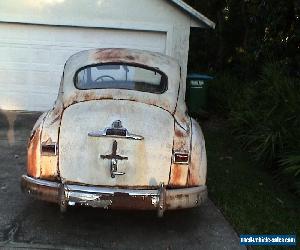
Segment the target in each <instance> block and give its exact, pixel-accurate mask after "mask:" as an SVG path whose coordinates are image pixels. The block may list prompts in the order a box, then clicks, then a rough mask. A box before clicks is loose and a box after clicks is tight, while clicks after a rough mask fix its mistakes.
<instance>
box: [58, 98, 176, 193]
mask: <svg viewBox="0 0 300 250" xmlns="http://www.w3.org/2000/svg"><path fill="white" fill-rule="evenodd" d="M119 121H120V122H119ZM120 125H122V126H123V128H122V129H118V128H120ZM114 127H115V128H114ZM107 128H108V129H107ZM116 128H117V129H118V130H116ZM105 129H106V130H105ZM125 129H126V130H127V131H126V130H125ZM124 131H125V132H124ZM105 132H106V133H105ZM105 134H106V136H105ZM173 136H174V118H173V116H172V115H171V114H170V113H169V112H167V111H165V110H164V109H161V108H159V107H156V106H153V105H147V104H144V103H139V102H135V101H129V100H100V101H87V102H81V103H77V104H74V105H72V106H70V107H68V108H67V109H66V110H65V111H64V113H63V117H62V123H61V128H60V136H59V170H60V175H61V177H62V179H63V180H64V181H65V182H67V183H68V182H71V183H79V184H85V185H97V186H118V187H137V188H138V187H141V188H142V187H157V186H159V184H160V183H161V182H164V183H168V181H169V173H170V165H171V158H172V148H173ZM115 163H116V164H115ZM112 164H113V166H116V167H117V171H116V172H120V173H125V174H124V175H116V176H115V178H113V177H112V171H111V167H112Z"/></svg>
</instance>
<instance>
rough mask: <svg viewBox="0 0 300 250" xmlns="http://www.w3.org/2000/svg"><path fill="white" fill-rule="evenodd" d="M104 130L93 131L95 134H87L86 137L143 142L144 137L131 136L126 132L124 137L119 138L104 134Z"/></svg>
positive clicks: (119, 136)
mask: <svg viewBox="0 0 300 250" xmlns="http://www.w3.org/2000/svg"><path fill="white" fill-rule="evenodd" d="M106 130H107V128H106V129H105V130H102V131H101V130H100V131H95V132H89V133H88V136H90V137H111V138H121V139H130V140H137V141H141V140H144V137H143V136H141V135H136V134H131V133H128V132H126V135H125V136H121V135H107V134H106Z"/></svg>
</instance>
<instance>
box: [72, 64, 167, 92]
mask: <svg viewBox="0 0 300 250" xmlns="http://www.w3.org/2000/svg"><path fill="white" fill-rule="evenodd" d="M75 86H76V88H78V89H82V90H87V89H128V90H137V91H142V92H150V93H157V94H161V93H163V92H165V91H166V90H167V76H166V75H165V74H164V73H162V72H161V71H159V70H156V69H155V68H147V67H144V66H137V65H130V64H101V65H92V66H88V67H85V68H82V69H80V70H79V71H78V72H77V74H76V75H75Z"/></svg>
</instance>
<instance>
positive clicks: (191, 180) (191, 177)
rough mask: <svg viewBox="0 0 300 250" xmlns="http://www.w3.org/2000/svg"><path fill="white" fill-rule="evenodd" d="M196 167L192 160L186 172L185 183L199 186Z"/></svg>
mask: <svg viewBox="0 0 300 250" xmlns="http://www.w3.org/2000/svg"><path fill="white" fill-rule="evenodd" d="M197 169H198V168H197V167H196V166H195V163H194V162H193V161H192V162H191V166H190V169H189V173H188V181H187V184H188V186H189V187H194V186H199V184H200V179H199V178H200V177H199V175H198V174H196V173H197Z"/></svg>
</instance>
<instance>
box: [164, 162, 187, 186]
mask: <svg viewBox="0 0 300 250" xmlns="http://www.w3.org/2000/svg"><path fill="white" fill-rule="evenodd" d="M187 172H188V165H181V164H172V166H171V175H170V180H169V185H168V186H170V187H183V186H185V185H186V182H187Z"/></svg>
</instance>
